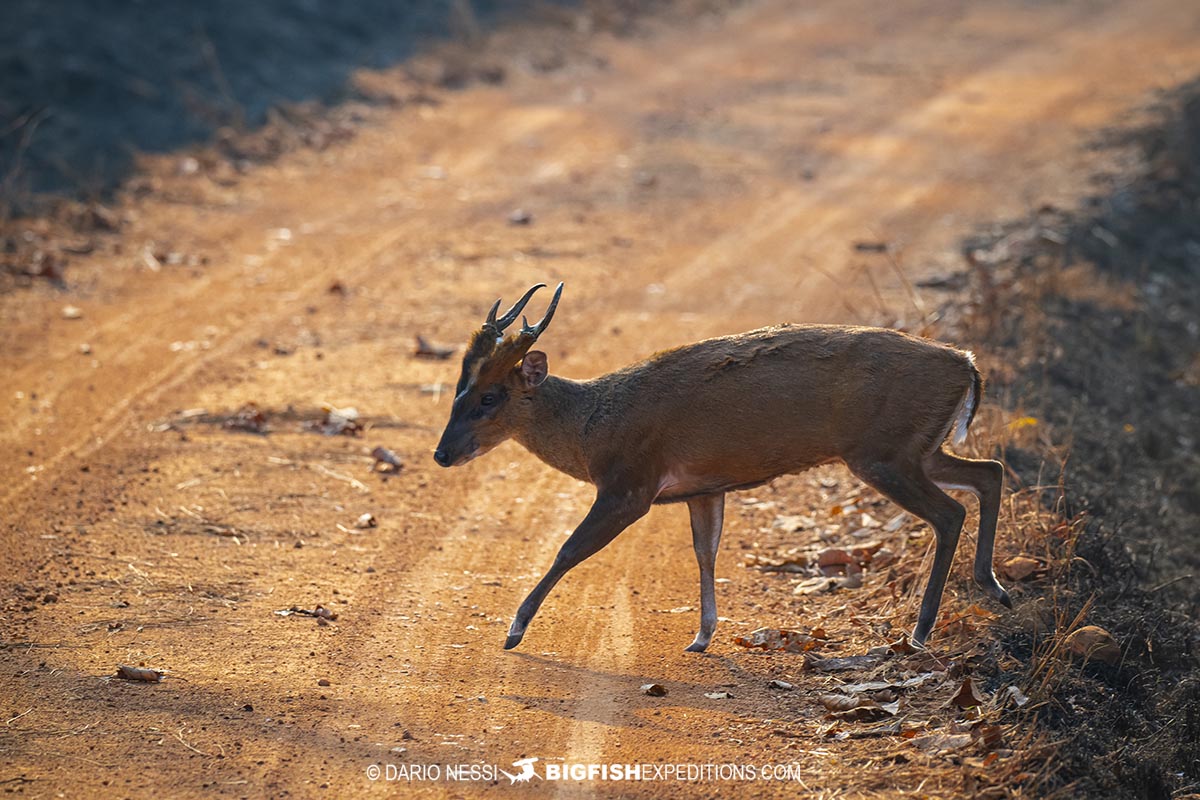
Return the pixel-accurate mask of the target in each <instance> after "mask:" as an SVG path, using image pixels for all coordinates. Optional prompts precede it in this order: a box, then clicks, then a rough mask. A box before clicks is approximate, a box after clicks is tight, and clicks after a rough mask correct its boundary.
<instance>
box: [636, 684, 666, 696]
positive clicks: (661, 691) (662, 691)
mask: <svg viewBox="0 0 1200 800" xmlns="http://www.w3.org/2000/svg"><path fill="white" fill-rule="evenodd" d="M642 694H646V695H650V696H651V697H666V696H667V687H665V686H663V685H662V684H661V683H645V684H642Z"/></svg>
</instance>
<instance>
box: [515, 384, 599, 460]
mask: <svg viewBox="0 0 1200 800" xmlns="http://www.w3.org/2000/svg"><path fill="white" fill-rule="evenodd" d="M597 401H598V391H597V387H596V385H595V382H593V381H573V380H570V379H568V378H559V377H557V376H555V375H550V376H548V377H547V378H546V380H545V381H544V382H543V383H542V385H541V386H539V387H537V389H536V390H535V391H534V392H533V396H532V397H531V398H530V399H529V402H530V404H531V409H530V414H529V417H528V420H527V423H526V424H525V425H524V426H522V428H521V430H519V431H518V432H517V434H516V435H515V436H514V438H515V439H516V440H517V441H518V442H519V443H520V444H521V445H522V446H524V447H525V449H526V450H528V451H529V452H531V453H533V454H534V455H535V456H537V457H538V458H540V459H541V460H542V461H544V462H545V463H547V464H549V465H550V466H552V467H554V468H555V469H557V470H559V471H560V472H565V473H566V474H568V475H570V476H571V477H573V478H577V479H579V480H581V481H588V482H591V477H590V475H589V470H588V460H587V458H586V456H585V455H584V446H583V437H584V430H585V428H586V426H587V422H588V420H589V419H590V418H591V416H592V412H593V411H595V409H596V404H597Z"/></svg>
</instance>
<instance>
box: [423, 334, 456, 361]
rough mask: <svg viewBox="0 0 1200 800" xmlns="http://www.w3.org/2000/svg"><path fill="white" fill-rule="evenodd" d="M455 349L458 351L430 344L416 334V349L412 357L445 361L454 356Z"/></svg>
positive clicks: (452, 347) (451, 347) (449, 347)
mask: <svg viewBox="0 0 1200 800" xmlns="http://www.w3.org/2000/svg"><path fill="white" fill-rule="evenodd" d="M457 349H458V348H457V347H454V346H452V345H441V344H434V343H433V342H430V341H429V340H427V339H426V338H425V337H424V336H422V335H421V334H419V333H418V334H417V347H416V349H415V350H413V355H414V356H416V357H417V358H432V359H438V360H443V359H447V358H449V357H450V356H452V355H454V351H455V350H457Z"/></svg>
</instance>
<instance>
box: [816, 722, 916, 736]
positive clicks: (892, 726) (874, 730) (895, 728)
mask: <svg viewBox="0 0 1200 800" xmlns="http://www.w3.org/2000/svg"><path fill="white" fill-rule="evenodd" d="M903 725H904V723H903V721H902V720H899V719H893V720H892V721H890V722H884V723H881V724H879V725H872V726H870V727H867V728H856V729H854V730H848V731H838V732H837V733H836V734H835V735H834V737H833V738H834V740H836V741H844V740H846V739H871V738H874V737H876V736H901V735H903V734H902V733H901V729H902V727H903Z"/></svg>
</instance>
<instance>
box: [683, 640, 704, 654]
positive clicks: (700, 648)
mask: <svg viewBox="0 0 1200 800" xmlns="http://www.w3.org/2000/svg"><path fill="white" fill-rule="evenodd" d="M707 649H708V642H702V641H700V640H699V639H697V640H696V641H694V642H692V643H691V644H689V645H688V646H687V647H685V648H683V652H685V653H703V652H704V651H705V650H707Z"/></svg>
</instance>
